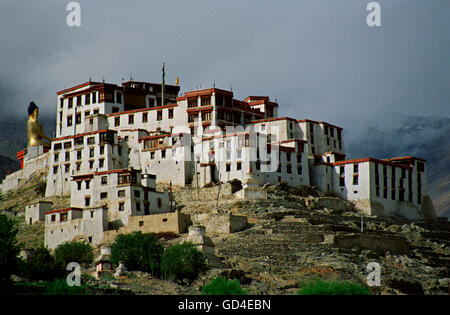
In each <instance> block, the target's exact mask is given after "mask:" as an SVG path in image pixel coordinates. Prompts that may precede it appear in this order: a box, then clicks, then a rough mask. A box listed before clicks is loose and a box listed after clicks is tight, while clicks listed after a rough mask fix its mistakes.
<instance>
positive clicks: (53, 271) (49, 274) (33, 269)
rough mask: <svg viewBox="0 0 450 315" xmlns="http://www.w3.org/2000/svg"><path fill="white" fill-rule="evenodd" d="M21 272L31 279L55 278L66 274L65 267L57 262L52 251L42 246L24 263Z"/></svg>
mask: <svg viewBox="0 0 450 315" xmlns="http://www.w3.org/2000/svg"><path fill="white" fill-rule="evenodd" d="M21 269H22V272H21V274H22V275H23V276H24V277H25V278H27V279H29V280H53V279H55V278H57V277H62V276H64V269H63V268H62V267H61V265H60V264H57V263H56V261H55V258H54V257H53V256H52V255H51V253H50V251H49V250H48V249H47V248H45V247H41V248H39V249H37V250H36V252H35V253H34V255H32V256H31V257H30V258H28V260H26V261H25V262H24V263H23V264H22V267H21Z"/></svg>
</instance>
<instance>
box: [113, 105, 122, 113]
mask: <svg viewBox="0 0 450 315" xmlns="http://www.w3.org/2000/svg"><path fill="white" fill-rule="evenodd" d="M119 111H120V108H119V107H117V106H113V108H112V111H111V112H112V113H118V112H119Z"/></svg>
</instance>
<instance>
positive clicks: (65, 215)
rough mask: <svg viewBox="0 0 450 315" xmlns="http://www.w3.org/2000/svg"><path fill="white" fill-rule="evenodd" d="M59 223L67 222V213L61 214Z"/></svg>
mask: <svg viewBox="0 0 450 315" xmlns="http://www.w3.org/2000/svg"><path fill="white" fill-rule="evenodd" d="M59 221H60V222H65V221H67V212H64V213H61V215H60V219H59Z"/></svg>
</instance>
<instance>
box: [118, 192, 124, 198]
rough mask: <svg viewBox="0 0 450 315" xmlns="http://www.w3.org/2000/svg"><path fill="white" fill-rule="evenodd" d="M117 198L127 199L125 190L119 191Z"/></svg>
mask: <svg viewBox="0 0 450 315" xmlns="http://www.w3.org/2000/svg"><path fill="white" fill-rule="evenodd" d="M117 196H118V197H120V198H122V197H125V190H119V191H118V192H117Z"/></svg>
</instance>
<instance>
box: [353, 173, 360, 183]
mask: <svg viewBox="0 0 450 315" xmlns="http://www.w3.org/2000/svg"><path fill="white" fill-rule="evenodd" d="M358 177H359V176H358V175H354V176H353V185H358Z"/></svg>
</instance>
